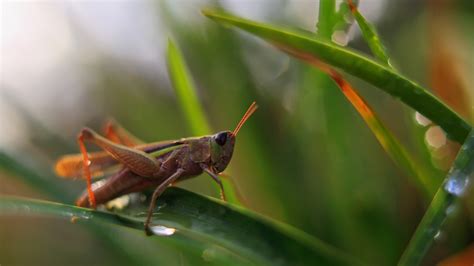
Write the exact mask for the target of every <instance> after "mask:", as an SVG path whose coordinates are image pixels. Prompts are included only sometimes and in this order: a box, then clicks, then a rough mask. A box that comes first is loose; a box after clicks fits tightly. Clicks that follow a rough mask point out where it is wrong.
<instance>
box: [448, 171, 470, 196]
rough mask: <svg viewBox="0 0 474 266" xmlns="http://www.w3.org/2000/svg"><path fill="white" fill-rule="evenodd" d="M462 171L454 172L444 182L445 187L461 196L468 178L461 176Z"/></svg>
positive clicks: (451, 192)
mask: <svg viewBox="0 0 474 266" xmlns="http://www.w3.org/2000/svg"><path fill="white" fill-rule="evenodd" d="M459 175H460V173H453V174H452V175H451V177H450V178H449V179H448V181H446V183H445V184H444V189H445V190H446V191H447V192H448V193H450V194H453V195H456V196H461V195H462V194H463V193H464V190H465V188H466V186H467V183H468V181H467V179H466V178H463V177H460V176H459Z"/></svg>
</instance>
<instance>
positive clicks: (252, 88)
mask: <svg viewBox="0 0 474 266" xmlns="http://www.w3.org/2000/svg"><path fill="white" fill-rule="evenodd" d="M472 3H473V2H472V1H470V0H465V1H440V0H438V1H410V0H403V1H379V0H366V1H360V10H361V12H362V13H363V14H364V15H365V16H366V17H367V18H368V19H369V20H370V21H372V22H373V23H374V25H376V27H377V29H378V32H379V34H380V36H381V38H382V41H383V42H384V44H385V45H386V47H387V50H388V54H389V55H390V57H391V63H392V64H393V65H394V66H395V67H396V68H397V69H398V70H400V72H402V73H404V74H406V75H407V76H408V77H410V78H412V79H414V80H416V81H417V82H419V83H420V84H422V85H423V86H425V87H428V88H433V92H434V93H435V94H436V95H438V96H439V97H440V98H442V99H443V100H445V101H446V102H447V103H448V104H449V105H450V106H451V107H452V108H453V109H455V110H456V111H457V112H458V113H460V114H461V115H462V116H463V117H464V118H465V119H466V120H467V121H470V122H472V121H473V119H472V118H473V114H474V89H473V86H472V84H473V82H474V75H472V69H474V52H473V49H472V47H473V45H474V31H473V29H474V5H473V4H472ZM0 5H1V15H2V17H1V33H2V37H1V45H2V46H1V49H2V50H1V69H0V71H1V72H0V73H1V80H0V82H1V83H0V120H1V123H0V132H1V133H0V149H1V152H2V154H5V155H8V156H9V157H10V158H14V160H16V161H17V162H20V163H21V164H23V165H25V166H27V167H29V168H31V169H34V171H35V172H36V173H38V176H39V177H38V178H41V177H42V178H43V179H42V180H40V181H38V182H37V183H34V184H33V185H32V183H28V182H24V180H23V179H22V178H21V176H18V175H12V174H11V173H9V172H1V171H0V182H1V183H0V193H1V194H11V195H23V196H29V197H33V198H41V199H49V200H57V201H62V202H66V203H73V201H74V199H75V198H76V197H77V196H78V195H79V194H80V193H81V192H82V190H83V189H84V187H85V185H84V182H81V181H75V182H73V181H71V180H63V179H60V178H57V177H55V176H54V174H53V173H52V165H53V163H54V161H55V159H57V158H58V157H59V156H60V155H62V154H65V153H74V152H77V151H78V148H77V147H76V144H75V137H76V134H77V133H78V132H79V130H80V129H81V128H82V127H84V126H88V127H91V128H94V129H97V130H99V129H100V128H101V127H102V123H103V122H104V121H105V120H106V119H107V118H110V117H113V118H115V119H116V120H117V121H119V122H120V123H121V124H122V125H123V126H124V127H125V128H127V129H128V130H129V131H130V132H132V133H134V134H135V135H136V136H139V137H140V138H142V139H144V140H146V141H150V142H151V141H156V140H166V139H176V138H181V137H188V136H192V132H191V128H190V127H189V125H188V124H187V123H186V119H185V117H184V114H183V112H182V109H181V108H180V106H179V105H178V101H177V99H176V95H175V93H174V90H173V89H172V87H171V83H170V81H169V78H168V73H167V69H166V58H165V48H166V43H167V39H168V38H171V39H173V40H174V41H175V43H176V44H177V46H178V47H179V48H180V50H181V51H182V52H183V54H184V57H185V61H186V63H187V65H188V68H189V70H190V73H191V76H192V78H193V81H194V83H195V85H196V87H197V89H198V91H197V93H198V96H199V99H200V101H201V103H202V106H203V108H204V110H205V113H206V115H207V118H208V119H209V121H210V122H211V125H212V127H213V128H214V129H216V130H224V129H230V130H232V129H233V128H234V127H235V125H236V123H237V122H238V120H239V119H240V117H241V115H242V114H243V112H244V111H245V110H246V108H247V107H248V105H249V104H250V103H251V102H252V101H254V100H255V101H257V102H258V104H259V110H258V111H257V112H256V114H255V115H254V117H252V118H251V119H250V120H249V122H248V123H247V124H246V125H245V126H244V128H243V129H242V131H241V133H240V134H239V137H238V141H237V143H236V149H235V152H234V157H233V160H232V162H231V168H232V177H233V179H234V181H235V183H237V187H238V190H239V191H240V193H241V194H242V196H243V197H244V199H245V206H246V207H248V208H250V209H252V210H254V211H256V212H259V213H262V214H264V215H267V216H270V217H273V218H275V219H277V220H280V221H283V222H285V223H288V224H290V225H293V226H295V227H297V228H300V229H302V230H303V231H306V232H308V233H309V234H311V235H314V236H316V237H318V238H320V239H322V240H323V241H325V242H327V243H330V244H332V245H334V246H336V247H339V248H340V249H342V250H345V251H347V253H349V254H353V255H356V256H357V257H359V258H361V259H363V260H364V261H367V262H369V263H376V264H378V265H393V264H395V263H396V262H397V260H398V259H399V257H400V255H401V253H402V251H403V249H404V248H405V246H406V244H407V243H408V241H409V239H410V237H411V235H412V233H413V231H414V229H415V228H416V226H417V224H418V222H419V220H420V219H421V217H422V215H423V213H424V210H425V208H426V207H427V204H428V203H429V200H427V199H426V198H424V197H422V195H421V194H420V192H419V191H418V190H417V189H416V188H415V187H414V186H413V184H412V183H410V182H409V178H408V177H407V176H406V173H405V172H404V171H403V170H401V169H399V168H398V167H397V166H396V165H395V164H394V163H393V161H392V160H391V159H390V157H389V156H388V155H387V154H386V153H385V151H384V150H383V149H382V148H381V146H380V144H379V143H378V142H377V140H376V139H375V137H374V135H373V134H372V132H371V131H370V130H369V129H368V128H367V126H366V125H365V123H364V121H363V120H362V119H361V118H360V116H359V114H358V113H357V112H356V111H355V109H354V108H353V107H352V106H351V105H350V104H349V103H348V101H347V100H346V99H345V97H344V96H343V94H342V93H341V92H340V90H339V89H338V88H337V87H336V86H335V84H334V83H333V82H332V81H331V80H330V79H329V78H327V77H326V76H325V75H324V74H322V73H321V72H319V71H317V70H315V69H313V68H311V67H310V66H308V65H306V64H304V63H302V62H300V61H297V60H294V59H290V58H289V57H288V56H287V55H285V54H283V53H281V52H279V51H277V50H276V49H274V48H273V47H271V46H269V45H268V44H266V43H263V42H262V41H260V40H257V39H256V38H254V37H251V36H250V35H247V34H242V33H240V32H236V31H234V30H230V29H227V28H224V27H222V26H220V25H217V24H215V23H214V22H212V21H210V20H208V19H206V18H204V17H203V16H202V15H201V14H200V10H201V9H202V8H207V7H218V8H224V9H226V10H229V11H231V12H234V13H237V14H239V15H241V16H243V17H248V18H252V19H256V20H260V21H265V22H271V23H275V24H278V25H287V26H293V27H298V28H303V29H305V30H309V31H315V30H316V23H317V14H318V1H306V0H305V1H284V0H280V1H222V2H215V1H190V0H189V1H184V0H182V1H137V2H135V1H85V2H76V1H65V2H61V1H40V2H28V1H27V2H19V1H18V2H17V1H4V2H2V3H1V4H0ZM339 37H340V36H339ZM339 40H340V39H339ZM342 42H347V43H348V44H347V45H348V46H350V47H353V48H355V49H359V50H362V51H364V52H365V53H367V54H370V52H369V50H368V47H367V45H366V44H365V43H364V41H363V40H361V37H360V33H359V31H358V28H357V26H352V27H351V28H350V29H349V31H348V34H347V35H343V36H342ZM347 78H348V80H349V81H350V82H351V83H352V84H353V85H354V87H356V88H357V89H358V90H359V92H360V93H361V94H362V95H363V97H364V98H365V99H366V100H367V101H368V102H369V104H370V105H371V106H372V107H373V108H374V110H375V112H376V113H377V114H378V115H379V116H380V117H381V119H382V121H383V122H384V123H385V124H386V125H387V127H388V128H389V129H390V130H391V131H392V132H393V133H394V134H395V135H396V136H397V137H398V138H399V139H400V140H401V142H402V143H403V144H404V145H405V146H406V147H408V150H409V152H410V153H412V154H413V155H414V156H415V158H416V159H417V160H418V162H419V167H420V168H423V169H425V170H426V171H427V172H429V173H430V175H431V176H432V178H433V179H434V180H437V181H436V182H439V183H440V182H441V181H442V178H443V177H444V176H445V174H446V172H447V170H448V169H449V166H450V164H451V162H452V160H453V159H454V156H455V154H456V152H457V149H458V148H459V146H458V145H456V144H454V143H453V142H451V141H449V140H447V139H446V137H445V135H444V133H443V132H442V131H441V130H439V128H438V127H436V126H434V125H431V124H430V123H429V122H426V121H424V120H423V119H422V118H421V116H420V115H417V114H416V113H415V112H414V111H413V110H410V109H409V108H408V107H406V106H404V105H403V104H402V103H400V102H399V101H396V100H395V99H394V98H392V97H391V96H389V95H387V94H384V93H382V92H380V91H378V90H375V89H374V88H371V87H369V85H367V84H366V83H363V82H361V81H359V80H357V79H354V78H351V77H347ZM209 133H213V132H209ZM179 186H181V187H184V188H186V189H189V190H192V191H195V192H198V193H202V194H206V195H212V196H216V197H218V195H217V193H216V190H215V184H214V183H213V182H212V180H211V179H210V178H208V177H204V176H203V177H202V178H195V179H191V180H189V181H185V182H183V183H182V184H180V185H179ZM45 191H50V192H51V191H53V192H52V193H46V192H45ZM53 194H54V195H60V196H56V197H52V196H51V195H53ZM88 227H89V226H88V225H75V224H71V223H68V222H67V221H64V220H59V219H54V218H32V217H28V218H25V217H20V218H19V217H0V264H1V265H21V264H30V265H31V264H35V265H59V264H73V265H84V264H97V265H107V264H110V265H112V264H113V265H125V264H131V263H140V264H148V265H149V264H154V263H163V264H166V265H195V264H203V265H207V264H219V262H216V261H213V259H212V256H209V254H208V253H212V252H219V251H218V250H217V251H216V250H211V251H209V252H207V253H206V252H203V253H202V254H201V253H199V254H198V253H195V252H192V251H188V250H186V249H183V248H182V247H181V246H178V245H176V244H175V243H174V242H173V241H171V240H169V239H165V238H158V237H155V238H144V236H143V234H142V233H141V232H134V231H133V232H132V231H130V230H129V229H123V228H106V227H105V226H101V227H99V229H98V228H95V229H91V228H88ZM451 227H452V228H451ZM450 228H451V229H449V232H450V233H449V234H447V235H446V236H444V237H442V238H440V239H438V241H437V243H436V245H435V247H434V248H433V250H431V251H430V253H429V255H428V258H427V259H426V260H425V262H424V263H425V264H427V265H430V264H433V263H434V262H437V261H439V260H440V259H441V258H444V257H445V256H447V255H448V254H451V253H452V252H453V251H456V250H458V249H459V248H462V247H463V246H464V245H465V243H468V242H470V241H472V239H473V231H474V223H472V221H470V222H466V219H459V221H457V222H456V221H455V222H453V225H450ZM96 230H111V231H113V232H114V233H113V235H114V236H115V237H116V239H115V240H114V241H111V240H110V239H107V238H103V237H100V236H101V235H100V234H97V233H96ZM117 239H118V240H119V242H122V243H123V245H116V242H117Z"/></svg>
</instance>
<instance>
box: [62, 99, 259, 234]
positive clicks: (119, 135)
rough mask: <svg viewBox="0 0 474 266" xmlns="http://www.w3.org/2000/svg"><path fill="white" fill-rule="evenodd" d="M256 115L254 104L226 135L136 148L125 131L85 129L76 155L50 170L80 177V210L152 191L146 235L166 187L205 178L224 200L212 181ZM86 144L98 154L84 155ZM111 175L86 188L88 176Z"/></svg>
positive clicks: (222, 168)
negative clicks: (83, 184) (82, 179)
mask: <svg viewBox="0 0 474 266" xmlns="http://www.w3.org/2000/svg"><path fill="white" fill-rule="evenodd" d="M256 109H257V105H256V104H255V102H254V103H252V105H251V106H250V107H249V109H248V110H247V112H246V113H245V115H244V116H243V118H242V119H241V121H240V122H239V124H238V125H237V127H236V129H235V130H234V131H232V132H231V131H222V132H219V133H216V134H214V135H208V136H203V137H195V138H183V139H180V140H173V141H162V142H156V143H151V144H141V145H140V144H138V141H137V140H136V139H135V138H134V137H132V136H130V135H129V134H128V133H127V132H126V131H125V130H123V129H121V128H117V127H115V126H114V125H112V124H109V126H108V127H107V130H106V137H107V138H104V137H102V136H100V135H99V134H97V133H95V132H94V131H93V130H91V129H88V128H85V129H83V130H82V131H81V133H80V134H79V136H78V143H79V147H80V149H81V154H76V155H66V156H63V157H62V158H60V159H59V160H58V161H57V163H56V167H55V170H56V173H57V174H58V175H59V176H63V177H77V176H80V175H81V171H82V172H83V176H84V177H85V179H86V181H87V190H86V191H85V192H84V193H83V194H82V195H81V196H80V197H79V199H78V200H77V202H76V204H77V205H78V206H81V207H92V208H95V207H96V204H103V203H106V202H108V201H110V200H112V199H114V198H117V197H119V196H122V195H126V194H129V193H132V192H139V191H142V190H144V189H147V188H155V191H154V193H153V196H152V199H151V203H150V206H149V209H148V215H147V219H146V222H145V231H146V232H147V234H149V233H150V230H149V224H150V220H151V216H152V214H153V210H154V208H155V203H156V199H157V198H158V197H159V196H160V195H161V193H163V191H164V190H165V189H166V188H167V187H168V186H171V185H173V184H175V183H177V182H179V181H182V180H184V179H187V178H191V177H194V176H197V175H199V174H201V173H203V172H206V173H207V174H209V175H210V176H211V177H212V178H213V180H214V181H216V182H217V183H218V184H219V186H220V189H221V197H222V199H224V200H225V196H224V190H223V186H222V182H221V180H220V178H219V176H218V175H219V173H221V172H222V171H224V170H225V168H226V167H227V165H228V164H229V162H230V160H231V158H232V153H233V151H234V145H235V137H236V135H237V133H238V131H239V130H240V128H241V127H242V125H243V124H244V122H245V121H246V120H247V119H248V118H249V117H250V115H251V114H252V113H253V112H254V111H255V110H256ZM86 141H88V142H92V143H94V144H96V145H98V146H99V147H100V148H102V149H103V150H104V152H95V153H90V154H89V153H87V150H86V148H85V144H84V143H85V142H86ZM117 164H121V165H122V167H121V169H117V168H116V166H117ZM111 169H112V170H115V172H113V173H112V174H111V175H110V176H109V177H108V178H106V179H105V180H104V182H103V184H101V185H100V186H98V187H93V186H92V184H91V178H92V176H98V175H103V174H104V173H107V172H109V171H111Z"/></svg>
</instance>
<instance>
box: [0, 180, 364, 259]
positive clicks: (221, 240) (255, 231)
mask: <svg viewBox="0 0 474 266" xmlns="http://www.w3.org/2000/svg"><path fill="white" fill-rule="evenodd" d="M159 201H161V203H162V204H161V206H163V207H162V208H160V209H159V212H158V213H157V214H156V215H155V216H154V222H153V223H155V224H160V225H162V226H165V227H166V228H168V231H166V232H167V235H168V237H169V238H180V239H182V240H183V241H185V239H186V238H189V239H197V240H200V241H204V242H207V243H211V244H213V245H215V246H218V247H220V248H223V249H224V250H228V251H230V252H232V253H234V254H237V255H238V256H240V257H242V258H243V259H244V260H248V261H249V262H253V263H255V264H259V265H262V264H263V265H294V264H297V265H308V264H316V265H360V263H359V262H357V261H356V260H353V259H351V258H349V257H348V256H347V255H345V254H343V253H341V252H339V251H337V250H336V249H334V248H333V247H330V246H328V245H326V244H324V243H322V242H320V241H319V240H317V239H315V238H313V237H311V236H309V235H307V234H306V233H304V232H301V231H299V230H297V229H295V228H292V227H289V226H287V225H283V224H280V223H277V222H275V221H271V220H269V219H267V218H263V217H261V216H259V215H257V214H255V213H251V212H249V211H247V210H244V209H241V208H237V207H233V206H230V205H223V204H220V203H218V202H217V201H214V200H212V199H209V198H205V197H203V196H198V195H197V194H194V193H191V192H187V191H185V190H183V189H179V188H169V189H167V190H166V192H165V193H164V194H163V196H162V197H160V199H159ZM163 203H164V204H163ZM159 205H160V204H159ZM18 214H26V215H32V214H40V215H53V216H58V217H66V218H71V217H72V216H75V217H78V222H84V221H87V222H89V221H94V222H95V221H98V222H105V223H108V224H111V225H112V224H113V225H120V226H125V227H129V228H132V229H138V230H140V231H143V221H142V220H141V219H137V218H133V217H130V216H122V215H117V214H112V213H107V212H101V211H94V210H91V209H85V208H79V207H74V206H71V205H65V204H59V203H53V202H47V201H40V200H33V199H25V198H14V197H6V196H1V197H0V215H18ZM173 229H175V230H173ZM163 230H164V229H163Z"/></svg>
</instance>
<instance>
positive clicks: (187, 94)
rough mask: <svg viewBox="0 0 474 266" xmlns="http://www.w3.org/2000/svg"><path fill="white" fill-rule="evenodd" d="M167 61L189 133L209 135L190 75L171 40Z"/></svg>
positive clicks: (209, 128) (207, 125)
mask: <svg viewBox="0 0 474 266" xmlns="http://www.w3.org/2000/svg"><path fill="white" fill-rule="evenodd" d="M167 59H168V70H169V74H170V78H171V81H172V82H173V88H174V89H175V91H176V94H177V98H178V100H179V102H180V106H181V108H183V111H184V114H185V118H186V119H187V123H188V125H189V126H190V127H191V131H192V132H193V134H196V135H198V136H201V135H206V134H209V132H211V127H210V126H209V123H208V121H207V119H206V116H205V115H204V110H203V109H202V107H201V105H200V104H199V99H198V96H197V93H196V88H194V85H193V81H192V80H191V75H190V74H189V71H188V69H187V68H186V66H185V63H184V59H183V55H182V54H181V52H180V51H179V50H178V48H177V47H176V46H175V45H174V43H173V42H172V41H171V40H168V52H167Z"/></svg>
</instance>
